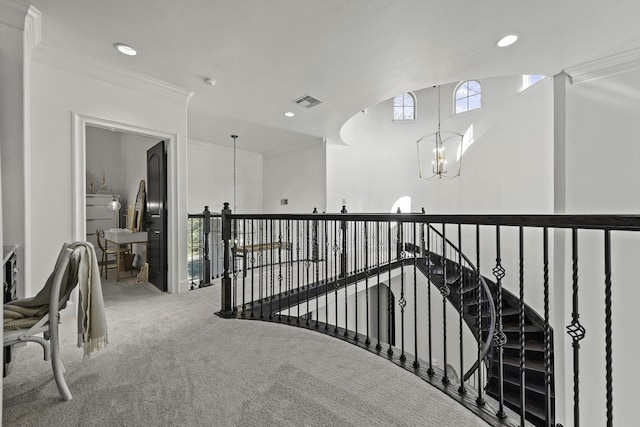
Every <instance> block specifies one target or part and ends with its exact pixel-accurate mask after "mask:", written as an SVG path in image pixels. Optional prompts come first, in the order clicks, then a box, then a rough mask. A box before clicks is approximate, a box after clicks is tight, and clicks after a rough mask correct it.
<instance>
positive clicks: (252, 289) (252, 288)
mask: <svg viewBox="0 0 640 427" xmlns="http://www.w3.org/2000/svg"><path fill="white" fill-rule="evenodd" d="M254 222H255V220H253V219H252V220H251V317H253V306H254V305H255V295H254V286H255V270H254V268H255V262H256V255H255V244H256V242H255V238H256V235H255V234H254V233H255V227H254Z"/></svg>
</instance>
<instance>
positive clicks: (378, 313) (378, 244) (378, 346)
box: [376, 221, 382, 351]
mask: <svg viewBox="0 0 640 427" xmlns="http://www.w3.org/2000/svg"><path fill="white" fill-rule="evenodd" d="M381 245H382V243H381V241H380V221H376V263H377V267H376V274H377V276H378V280H377V282H376V283H377V285H376V292H377V293H378V298H377V304H378V307H377V308H376V322H377V324H378V328H377V333H378V343H377V344H376V350H378V351H380V350H382V344H380V336H381V335H382V333H381V332H380V316H382V308H381V307H380V252H382V246H381Z"/></svg>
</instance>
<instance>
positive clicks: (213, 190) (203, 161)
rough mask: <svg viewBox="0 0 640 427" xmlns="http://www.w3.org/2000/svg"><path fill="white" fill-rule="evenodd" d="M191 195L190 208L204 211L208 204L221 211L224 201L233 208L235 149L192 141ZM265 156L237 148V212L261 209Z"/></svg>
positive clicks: (190, 144) (189, 151)
mask: <svg viewBox="0 0 640 427" xmlns="http://www.w3.org/2000/svg"><path fill="white" fill-rule="evenodd" d="M188 157H189V171H188V179H189V185H188V188H189V197H188V202H187V210H188V212H189V213H191V214H197V213H202V211H203V210H204V207H205V206H209V210H210V211H211V212H216V213H219V212H220V211H221V210H222V207H223V204H224V202H229V204H230V206H231V208H232V209H233V149H232V148H228V147H222V146H220V145H215V144H210V143H206V142H200V141H195V140H190V141H189V145H188ZM262 170H263V169H262V155H260V154H257V153H251V152H248V151H244V150H237V151H236V200H237V209H233V210H234V211H236V212H238V213H260V212H262V191H263V183H262Z"/></svg>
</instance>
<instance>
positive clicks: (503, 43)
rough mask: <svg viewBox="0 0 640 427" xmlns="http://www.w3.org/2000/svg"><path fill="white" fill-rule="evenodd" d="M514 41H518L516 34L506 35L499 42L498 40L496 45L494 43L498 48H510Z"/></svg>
mask: <svg viewBox="0 0 640 427" xmlns="http://www.w3.org/2000/svg"><path fill="white" fill-rule="evenodd" d="M516 41H518V35H517V34H508V35H506V36H504V37H502V38H501V39H500V40H498V43H496V44H497V45H498V47H507V46H511V45H512V44H514V43H515V42H516Z"/></svg>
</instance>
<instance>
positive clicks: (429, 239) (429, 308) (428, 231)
mask: <svg viewBox="0 0 640 427" xmlns="http://www.w3.org/2000/svg"><path fill="white" fill-rule="evenodd" d="M426 255H427V260H426V263H427V324H428V328H427V334H428V347H429V369H427V374H429V376H432V375H433V373H434V372H433V351H432V343H431V266H432V265H431V224H429V223H427V251H426Z"/></svg>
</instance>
